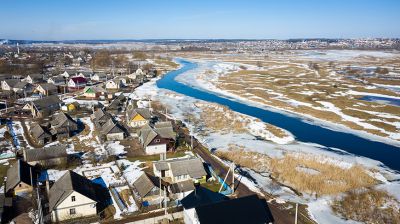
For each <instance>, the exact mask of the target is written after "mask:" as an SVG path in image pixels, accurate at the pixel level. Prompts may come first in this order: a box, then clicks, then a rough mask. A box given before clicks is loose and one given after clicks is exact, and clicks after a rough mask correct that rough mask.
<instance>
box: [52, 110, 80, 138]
mask: <svg viewBox="0 0 400 224" xmlns="http://www.w3.org/2000/svg"><path fill="white" fill-rule="evenodd" d="M50 124H51V130H50V133H51V134H52V135H53V137H57V139H58V140H61V139H64V138H68V137H71V136H72V135H73V134H74V133H75V132H76V131H78V123H77V122H76V121H75V120H74V119H72V118H71V116H69V115H68V114H66V113H64V112H61V113H58V114H55V115H53V116H52V119H51V121H50Z"/></svg>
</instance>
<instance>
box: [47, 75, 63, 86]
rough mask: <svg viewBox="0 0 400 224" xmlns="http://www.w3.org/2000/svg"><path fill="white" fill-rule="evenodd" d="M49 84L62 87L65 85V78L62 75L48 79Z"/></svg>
mask: <svg viewBox="0 0 400 224" xmlns="http://www.w3.org/2000/svg"><path fill="white" fill-rule="evenodd" d="M47 83H51V84H54V85H56V86H62V85H65V78H64V77H63V76H61V75H57V76H53V77H50V78H49V79H47Z"/></svg>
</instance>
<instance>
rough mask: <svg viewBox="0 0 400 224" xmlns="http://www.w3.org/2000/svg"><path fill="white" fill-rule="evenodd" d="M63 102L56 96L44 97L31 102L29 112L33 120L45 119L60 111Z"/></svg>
mask: <svg viewBox="0 0 400 224" xmlns="http://www.w3.org/2000/svg"><path fill="white" fill-rule="evenodd" d="M62 104H63V102H62V101H61V100H60V99H59V98H58V96H56V95H52V96H48V97H44V98H41V99H38V100H35V101H32V102H31V112H32V116H33V117H34V118H37V117H45V116H49V115H50V114H52V113H54V112H56V111H58V110H60V108H61V106H62Z"/></svg>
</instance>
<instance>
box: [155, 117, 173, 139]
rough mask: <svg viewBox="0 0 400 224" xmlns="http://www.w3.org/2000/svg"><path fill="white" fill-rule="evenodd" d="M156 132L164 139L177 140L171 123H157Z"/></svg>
mask: <svg viewBox="0 0 400 224" xmlns="http://www.w3.org/2000/svg"><path fill="white" fill-rule="evenodd" d="M154 131H155V132H157V134H159V135H160V136H161V137H162V138H169V139H173V140H175V139H176V134H175V132H174V129H173V128H172V123H171V122H170V121H164V122H157V123H156V124H155V125H154Z"/></svg>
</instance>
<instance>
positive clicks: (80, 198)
mask: <svg viewBox="0 0 400 224" xmlns="http://www.w3.org/2000/svg"><path fill="white" fill-rule="evenodd" d="M80 185H82V186H85V187H79V186H80ZM98 187H99V186H97V185H96V184H93V183H92V182H91V181H90V180H88V179H86V178H85V177H83V176H81V175H79V174H77V173H75V172H73V171H67V172H66V173H65V174H64V175H63V176H62V177H60V178H59V179H58V180H57V181H56V182H55V183H54V185H53V186H52V187H51V188H50V190H49V209H50V211H51V220H52V221H53V222H60V221H64V220H69V219H74V218H79V217H91V216H96V215H97V207H96V205H97V203H98V202H99V201H101V200H102V199H101V198H99V197H98V195H97V194H96V192H97V191H98V190H97V188H98Z"/></svg>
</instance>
